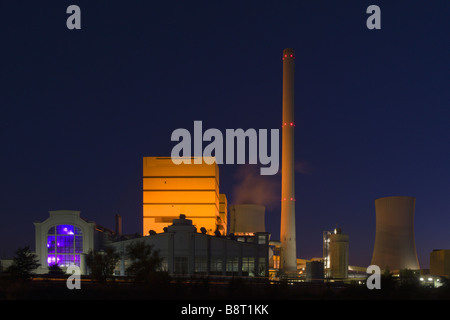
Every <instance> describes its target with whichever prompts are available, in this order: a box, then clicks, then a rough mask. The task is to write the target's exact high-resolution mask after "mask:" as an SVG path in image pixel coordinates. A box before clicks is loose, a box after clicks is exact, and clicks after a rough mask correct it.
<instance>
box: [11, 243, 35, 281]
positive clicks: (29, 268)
mask: <svg viewBox="0 0 450 320" xmlns="http://www.w3.org/2000/svg"><path fill="white" fill-rule="evenodd" d="M38 262H39V260H38V259H37V256H36V254H34V253H33V252H31V251H30V246H25V247H23V248H19V249H17V251H16V252H15V256H14V260H13V263H12V265H11V266H9V267H8V268H7V270H6V272H8V273H10V274H11V276H13V277H15V278H19V279H24V280H26V279H29V278H31V275H32V273H33V271H34V270H36V269H37V268H38V267H39V266H40V264H39V263H38Z"/></svg>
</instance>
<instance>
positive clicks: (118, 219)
mask: <svg viewBox="0 0 450 320" xmlns="http://www.w3.org/2000/svg"><path fill="white" fill-rule="evenodd" d="M121 236H122V217H121V216H120V215H119V214H116V238H120V237H121Z"/></svg>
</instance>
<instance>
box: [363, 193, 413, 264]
mask: <svg viewBox="0 0 450 320" xmlns="http://www.w3.org/2000/svg"><path fill="white" fill-rule="evenodd" d="M415 204H416V198H414V197H385V198H380V199H376V200H375V212H376V232H375V245H374V249H373V256H372V263H371V264H373V265H377V266H379V267H380V268H381V269H382V270H384V269H386V268H389V270H391V271H392V270H401V269H410V270H417V269H420V266H419V261H418V259H417V252H416V244H415V240H414V209H415Z"/></svg>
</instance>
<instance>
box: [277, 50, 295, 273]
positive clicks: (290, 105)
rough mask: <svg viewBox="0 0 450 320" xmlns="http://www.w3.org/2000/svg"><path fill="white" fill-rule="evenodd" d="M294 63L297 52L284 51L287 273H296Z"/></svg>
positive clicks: (282, 254) (283, 244)
mask: <svg viewBox="0 0 450 320" xmlns="http://www.w3.org/2000/svg"><path fill="white" fill-rule="evenodd" d="M294 60H295V54H294V50H293V49H284V51H283V122H282V150H281V152H282V153H281V230H280V241H281V251H280V269H281V270H283V271H284V272H296V271H297V250H296V239H295V182H294V128H295V124H294Z"/></svg>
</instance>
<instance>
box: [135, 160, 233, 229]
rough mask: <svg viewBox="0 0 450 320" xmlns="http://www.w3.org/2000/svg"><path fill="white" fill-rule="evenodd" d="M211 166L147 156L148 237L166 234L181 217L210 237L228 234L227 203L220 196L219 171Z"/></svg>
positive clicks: (145, 199) (145, 204)
mask: <svg viewBox="0 0 450 320" xmlns="http://www.w3.org/2000/svg"><path fill="white" fill-rule="evenodd" d="M208 163H210V162H208ZM208 163H206V162H205V161H203V163H201V164H197V163H194V161H191V164H186V163H181V164H174V163H173V162H172V159H171V157H144V159H143V234H144V235H148V234H149V232H150V230H153V231H155V232H156V233H161V232H164V228H166V227H168V226H169V225H171V224H172V221H173V220H174V219H177V217H179V215H180V214H183V215H185V216H186V218H188V219H190V220H192V223H193V225H194V226H196V227H197V229H198V230H201V228H205V229H206V233H207V234H214V233H216V231H218V232H219V233H220V234H221V235H225V234H226V227H227V221H226V215H227V210H226V206H227V200H226V196H225V195H224V194H222V195H221V194H219V168H218V165H217V164H216V163H215V162H214V163H213V164H208Z"/></svg>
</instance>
